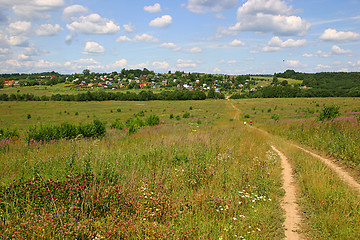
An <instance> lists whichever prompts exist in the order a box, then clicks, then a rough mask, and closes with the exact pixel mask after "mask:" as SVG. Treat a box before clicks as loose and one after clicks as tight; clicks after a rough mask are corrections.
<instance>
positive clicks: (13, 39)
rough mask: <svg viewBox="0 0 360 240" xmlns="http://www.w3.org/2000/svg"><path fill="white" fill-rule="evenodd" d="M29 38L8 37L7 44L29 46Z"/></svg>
mask: <svg viewBox="0 0 360 240" xmlns="http://www.w3.org/2000/svg"><path fill="white" fill-rule="evenodd" d="M28 40H29V38H28V37H25V36H10V38H9V44H10V45H11V46H18V47H26V46H28V45H29V42H28Z"/></svg>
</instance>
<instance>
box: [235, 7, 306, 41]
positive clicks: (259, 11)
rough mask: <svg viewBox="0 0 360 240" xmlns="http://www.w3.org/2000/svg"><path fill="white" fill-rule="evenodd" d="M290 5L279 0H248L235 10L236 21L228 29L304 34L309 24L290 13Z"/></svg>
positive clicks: (283, 34)
mask: <svg viewBox="0 0 360 240" xmlns="http://www.w3.org/2000/svg"><path fill="white" fill-rule="evenodd" d="M292 12H293V10H292V7H291V6H288V5H287V4H286V2H284V1H281V0H248V1H247V2H246V3H244V4H243V5H242V6H241V7H239V9H238V11H237V20H238V22H237V23H236V24H235V25H234V26H232V27H230V29H229V30H230V31H254V32H261V33H272V34H274V35H280V36H304V35H306V34H307V32H308V31H309V29H310V27H311V24H310V23H308V22H307V21H305V20H303V19H302V18H301V17H298V16H293V15H291V14H292Z"/></svg>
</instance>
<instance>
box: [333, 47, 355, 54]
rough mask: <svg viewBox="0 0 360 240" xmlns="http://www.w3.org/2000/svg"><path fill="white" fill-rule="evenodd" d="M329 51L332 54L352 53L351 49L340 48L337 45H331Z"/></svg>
mask: <svg viewBox="0 0 360 240" xmlns="http://www.w3.org/2000/svg"><path fill="white" fill-rule="evenodd" d="M331 52H332V53H333V54H334V55H341V54H351V53H352V51H351V50H350V49H342V48H340V47H339V46H336V45H334V46H332V47H331Z"/></svg>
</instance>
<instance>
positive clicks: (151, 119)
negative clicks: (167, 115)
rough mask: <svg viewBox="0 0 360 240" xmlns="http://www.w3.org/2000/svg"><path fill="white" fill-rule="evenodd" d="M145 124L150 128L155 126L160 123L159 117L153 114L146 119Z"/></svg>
mask: <svg viewBox="0 0 360 240" xmlns="http://www.w3.org/2000/svg"><path fill="white" fill-rule="evenodd" d="M145 123H146V125H148V126H155V125H158V124H159V123H160V118H159V116H157V115H155V114H152V115H150V116H148V117H147V118H146V119H145Z"/></svg>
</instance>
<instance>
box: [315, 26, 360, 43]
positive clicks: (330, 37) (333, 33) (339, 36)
mask: <svg viewBox="0 0 360 240" xmlns="http://www.w3.org/2000/svg"><path fill="white" fill-rule="evenodd" d="M320 39H321V40H324V41H333V42H346V41H356V40H360V34H359V33H354V32H341V31H340V32H338V31H337V30H336V29H333V28H328V29H326V30H325V31H324V33H323V34H322V35H321V36H320Z"/></svg>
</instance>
